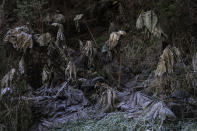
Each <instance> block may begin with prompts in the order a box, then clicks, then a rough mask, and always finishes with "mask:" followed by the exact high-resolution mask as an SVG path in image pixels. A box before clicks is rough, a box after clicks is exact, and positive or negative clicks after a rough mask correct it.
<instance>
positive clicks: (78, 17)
mask: <svg viewBox="0 0 197 131" xmlns="http://www.w3.org/2000/svg"><path fill="white" fill-rule="evenodd" d="M82 18H83V14H78V15H76V16H75V18H74V22H75V27H76V30H77V31H78V32H80V25H79V21H80V20H81V19H82Z"/></svg>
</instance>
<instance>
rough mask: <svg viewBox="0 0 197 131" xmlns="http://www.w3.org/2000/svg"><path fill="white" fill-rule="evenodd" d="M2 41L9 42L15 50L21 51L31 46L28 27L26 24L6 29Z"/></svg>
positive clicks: (31, 41) (31, 40)
mask: <svg viewBox="0 0 197 131" xmlns="http://www.w3.org/2000/svg"><path fill="white" fill-rule="evenodd" d="M4 41H5V42H9V43H11V44H12V46H13V47H14V48H16V50H19V51H23V52H25V51H26V49H27V48H32V47H33V39H32V35H31V34H30V33H29V28H28V27H27V26H26V25H24V26H20V27H17V28H15V29H10V30H8V32H7V34H6V36H5V39H4Z"/></svg>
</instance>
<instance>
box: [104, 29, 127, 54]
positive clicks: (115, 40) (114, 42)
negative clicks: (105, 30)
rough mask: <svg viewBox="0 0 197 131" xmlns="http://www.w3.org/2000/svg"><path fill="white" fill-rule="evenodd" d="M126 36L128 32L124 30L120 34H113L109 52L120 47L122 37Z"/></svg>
mask: <svg viewBox="0 0 197 131" xmlns="http://www.w3.org/2000/svg"><path fill="white" fill-rule="evenodd" d="M124 35H126V32H125V31H122V30H120V31H118V32H112V33H111V34H110V36H109V41H108V47H109V50H112V49H113V48H115V47H116V46H117V45H118V42H119V40H120V37H121V36H124Z"/></svg>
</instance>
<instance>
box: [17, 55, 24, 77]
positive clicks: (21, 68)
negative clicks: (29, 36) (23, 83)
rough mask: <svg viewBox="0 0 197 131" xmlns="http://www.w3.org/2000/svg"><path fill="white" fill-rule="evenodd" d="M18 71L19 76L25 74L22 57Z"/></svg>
mask: <svg viewBox="0 0 197 131" xmlns="http://www.w3.org/2000/svg"><path fill="white" fill-rule="evenodd" d="M18 70H19V72H20V74H24V73H25V62H24V57H23V56H22V58H21V60H20V61H19V65H18Z"/></svg>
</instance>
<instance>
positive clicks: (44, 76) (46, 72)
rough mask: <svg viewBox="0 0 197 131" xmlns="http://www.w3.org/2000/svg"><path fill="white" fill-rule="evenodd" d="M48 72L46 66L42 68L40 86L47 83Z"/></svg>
mask: <svg viewBox="0 0 197 131" xmlns="http://www.w3.org/2000/svg"><path fill="white" fill-rule="evenodd" d="M49 77H50V71H49V69H48V67H47V65H45V66H44V68H43V70H42V84H46V83H47V82H48V81H49Z"/></svg>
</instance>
